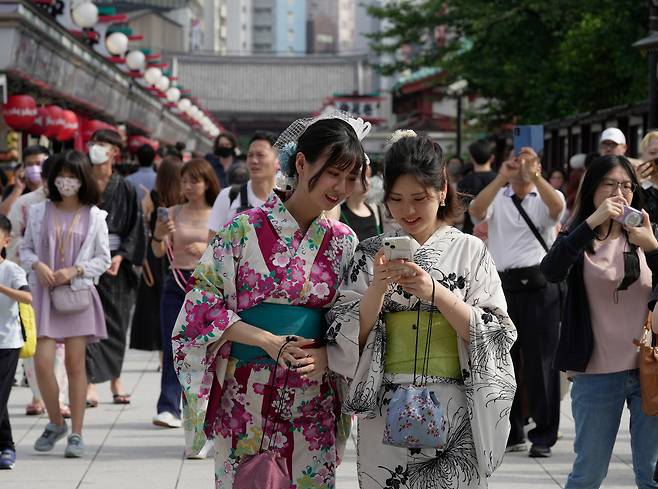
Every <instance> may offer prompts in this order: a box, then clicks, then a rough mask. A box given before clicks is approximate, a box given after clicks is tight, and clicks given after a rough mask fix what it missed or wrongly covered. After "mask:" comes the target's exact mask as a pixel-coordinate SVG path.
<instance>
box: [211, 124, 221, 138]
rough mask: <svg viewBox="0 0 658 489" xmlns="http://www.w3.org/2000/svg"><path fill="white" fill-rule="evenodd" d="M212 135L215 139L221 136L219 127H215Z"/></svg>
mask: <svg viewBox="0 0 658 489" xmlns="http://www.w3.org/2000/svg"><path fill="white" fill-rule="evenodd" d="M210 135H211V136H212V137H214V138H216V137H217V136H219V129H218V128H217V126H213V128H212V130H211V131H210Z"/></svg>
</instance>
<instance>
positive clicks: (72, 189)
mask: <svg viewBox="0 0 658 489" xmlns="http://www.w3.org/2000/svg"><path fill="white" fill-rule="evenodd" d="M81 185H82V183H80V180H78V179H77V178H71V177H57V178H55V187H57V190H58V192H59V194H60V195H61V196H62V197H71V196H73V195H75V194H77V193H78V190H80V186H81Z"/></svg>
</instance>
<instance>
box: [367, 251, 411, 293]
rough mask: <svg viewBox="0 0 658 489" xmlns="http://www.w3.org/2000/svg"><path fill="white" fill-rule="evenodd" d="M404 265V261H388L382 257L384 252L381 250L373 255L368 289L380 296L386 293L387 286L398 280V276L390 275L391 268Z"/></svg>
mask: <svg viewBox="0 0 658 489" xmlns="http://www.w3.org/2000/svg"><path fill="white" fill-rule="evenodd" d="M403 263H404V260H392V261H390V262H389V261H388V260H387V259H386V256H384V250H383V249H381V250H379V251H378V252H377V254H376V255H375V259H374V263H373V272H374V274H373V277H372V282H370V288H372V289H373V290H375V291H377V292H378V293H380V294H381V295H384V294H385V293H386V289H387V288H388V285H389V284H392V283H393V282H397V281H398V279H399V278H400V275H399V274H396V273H392V268H391V267H392V266H394V265H401V264H403Z"/></svg>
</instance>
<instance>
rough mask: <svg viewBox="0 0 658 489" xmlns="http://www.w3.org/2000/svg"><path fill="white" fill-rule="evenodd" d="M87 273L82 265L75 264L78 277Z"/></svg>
mask: <svg viewBox="0 0 658 489" xmlns="http://www.w3.org/2000/svg"><path fill="white" fill-rule="evenodd" d="M84 274H85V269H84V268H82V267H81V266H80V265H76V266H75V276H76V277H82V276H83V275H84Z"/></svg>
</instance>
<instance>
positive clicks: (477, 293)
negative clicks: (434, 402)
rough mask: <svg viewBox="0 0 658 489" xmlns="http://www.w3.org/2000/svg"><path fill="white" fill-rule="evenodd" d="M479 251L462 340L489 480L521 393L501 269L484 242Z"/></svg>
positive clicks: (467, 297) (477, 444)
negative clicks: (467, 325) (467, 324)
mask: <svg viewBox="0 0 658 489" xmlns="http://www.w3.org/2000/svg"><path fill="white" fill-rule="evenodd" d="M472 242H473V245H472V246H475V247H476V250H475V251H476V253H475V254H473V255H472V256H473V257H474V263H472V264H471V267H470V269H471V273H472V276H471V280H470V283H469V287H468V290H467V291H466V294H465V297H464V300H465V302H466V304H468V305H469V306H470V308H471V317H470V340H469V342H468V344H467V343H466V342H465V341H460V342H459V343H458V345H459V356H460V360H461V362H460V363H461V365H462V376H463V379H464V386H465V392H466V396H467V399H468V401H469V402H468V406H469V416H470V421H471V427H472V430H473V439H474V442H475V448H476V452H477V458H478V463H479V465H480V467H481V469H482V471H483V472H484V473H486V474H487V476H489V475H490V474H491V473H493V471H494V470H495V469H496V467H498V465H500V463H501V462H502V459H503V456H504V454H505V446H506V444H507V437H508V435H509V430H510V424H509V414H510V410H511V408H512V401H513V400H514V393H515V392H516V380H515V377H514V367H513V364H512V357H511V354H510V350H511V348H512V345H513V344H514V341H515V340H516V328H515V327H514V324H513V323H512V321H511V319H510V318H509V315H508V314H507V303H506V301H505V296H504V294H503V289H502V286H501V283H500V278H499V276H498V272H497V271H496V267H495V265H494V262H493V260H492V258H491V255H490V254H489V252H488V251H487V249H486V247H485V245H484V243H482V242H481V241H476V240H472Z"/></svg>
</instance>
